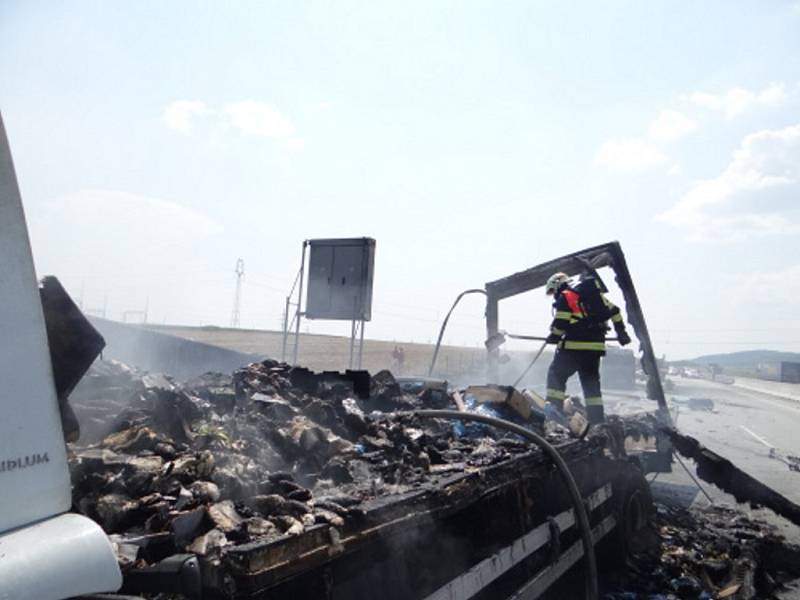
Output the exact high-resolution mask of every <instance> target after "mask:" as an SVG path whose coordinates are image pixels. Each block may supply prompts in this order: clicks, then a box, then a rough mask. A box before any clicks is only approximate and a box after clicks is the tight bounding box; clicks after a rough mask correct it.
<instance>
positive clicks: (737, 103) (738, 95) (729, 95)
mask: <svg viewBox="0 0 800 600" xmlns="http://www.w3.org/2000/svg"><path fill="white" fill-rule="evenodd" d="M683 99H684V100H686V101H688V102H690V103H691V104H694V105H695V106H698V107H700V108H705V109H707V110H711V111H714V112H718V113H720V114H722V115H724V116H725V118H726V119H733V118H735V117H738V116H739V115H742V114H744V113H745V112H748V111H750V110H752V109H754V108H756V107H759V106H763V107H774V106H780V105H781V104H783V103H784V102H785V100H786V87H785V85H784V84H783V83H772V84H770V85H768V86H767V87H765V88H764V89H763V90H760V91H757V90H756V91H754V90H748V89H745V88H741V87H735V88H732V89H730V90H728V91H726V92H722V93H719V94H711V93H708V92H702V91H698V92H692V93H690V94H686V95H684V96H683Z"/></svg>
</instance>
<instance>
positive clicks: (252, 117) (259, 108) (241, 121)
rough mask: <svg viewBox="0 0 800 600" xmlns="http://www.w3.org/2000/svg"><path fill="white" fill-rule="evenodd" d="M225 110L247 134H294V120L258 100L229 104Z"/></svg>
mask: <svg viewBox="0 0 800 600" xmlns="http://www.w3.org/2000/svg"><path fill="white" fill-rule="evenodd" d="M223 112H224V113H225V114H226V115H227V116H228V118H229V119H230V121H231V124H232V125H233V126H234V127H235V128H236V129H238V130H239V131H240V132H241V133H243V134H245V135H256V136H266V137H270V138H288V137H291V136H293V135H294V133H295V128H294V125H292V122H291V121H290V120H289V119H288V118H287V117H286V116H284V115H282V114H281V113H280V112H279V111H278V110H276V109H275V108H273V107H272V106H270V105H269V104H266V103H264V102H259V101H257V100H243V101H241V102H234V103H232V104H228V105H227V106H226V107H225V108H224V109H223Z"/></svg>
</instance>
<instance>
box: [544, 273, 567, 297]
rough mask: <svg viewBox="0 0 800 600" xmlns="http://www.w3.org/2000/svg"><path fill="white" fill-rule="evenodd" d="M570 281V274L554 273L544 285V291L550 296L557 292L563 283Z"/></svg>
mask: <svg viewBox="0 0 800 600" xmlns="http://www.w3.org/2000/svg"><path fill="white" fill-rule="evenodd" d="M568 283H569V276H568V275H567V274H566V273H553V274H552V275H550V278H549V279H548V280H547V283H546V284H545V285H544V293H545V294H547V295H548V296H552V295H553V294H555V293H556V292H557V291H558V290H559V289H560V288H561V286H563V285H566V284H568Z"/></svg>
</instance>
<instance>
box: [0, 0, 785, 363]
mask: <svg viewBox="0 0 800 600" xmlns="http://www.w3.org/2000/svg"><path fill="white" fill-rule="evenodd" d="M799 109H800V3H797V2H781V1H778V0H774V1H763V0H759V1H753V2H730V1H720V2H702V3H700V2H683V3H680V2H674V1H669V2H666V1H664V2H641V1H631V2H613V1H612V2H583V3H558V2H548V3H545V2H488V1H487V2H444V1H442V2H419V3H402V2H374V1H369V2H280V3H279V2H235V3H228V2H224V3H223V2H195V1H192V2H179V1H170V2H162V1H158V2H147V1H141V0H137V1H136V2H96V3H95V2H78V1H72V2H55V1H51V2H34V1H29V0H25V1H19V2H14V1H10V0H0V110H2V112H3V117H4V119H5V123H6V127H7V130H8V134H9V137H10V142H11V148H12V152H13V154H14V159H15V162H16V167H17V174H18V177H19V182H20V187H21V189H22V194H23V201H24V203H25V207H26V211H27V216H28V220H29V227H30V230H31V237H32V243H33V245H34V255H35V258H36V264H37V270H38V273H39V275H44V274H55V275H57V276H59V277H60V278H61V279H62V281H63V282H64V283H65V284H66V285H67V288H68V290H69V291H70V292H71V293H72V294H73V296H75V297H76V298H82V300H83V304H84V306H85V307H86V308H89V309H98V308H100V307H102V306H103V305H104V304H105V305H106V306H107V309H108V315H109V316H110V317H112V318H120V317H121V315H122V313H123V311H126V310H141V309H143V308H144V306H145V305H146V304H147V305H148V312H149V318H150V320H151V321H153V322H157V323H162V322H167V323H184V324H194V325H197V324H218V325H227V324H228V323H229V322H230V319H231V310H232V305H233V295H234V285H235V274H234V267H235V264H236V260H237V258H242V259H244V262H245V280H244V288H243V299H242V308H241V315H242V317H241V318H242V325H243V326H247V327H258V328H264V327H267V328H277V327H278V326H279V323H280V319H281V313H282V310H283V302H284V298H285V295H286V293H287V291H288V289H289V287H290V285H291V282H292V280H293V278H294V276H295V273H296V271H297V269H298V266H299V260H300V249H301V243H302V241H303V240H304V239H307V238H315V237H351V236H352V237H360V236H370V237H374V238H376V240H377V256H376V280H375V302H374V310H373V321H372V322H371V323H369V324H368V325H367V329H366V331H367V336H368V337H370V336H371V337H380V338H386V339H398V340H414V341H427V340H429V339H435V337H436V333H437V330H438V326H439V322H440V320H441V318H442V317H443V316H444V314H445V313H446V311H447V309H448V308H449V305H450V304H451V302H452V300H453V299H454V297H455V296H456V294H458V292H460V291H461V290H463V289H465V288H468V287H476V286H482V285H483V284H484V283H485V282H486V281H489V280H492V279H496V278H499V277H502V276H504V275H507V274H510V273H513V272H515V271H518V270H522V269H525V268H527V267H529V266H532V265H534V264H536V263H539V262H542V261H544V260H548V259H550V258H554V257H556V256H559V255H562V254H565V253H567V252H571V251H574V250H578V249H581V248H584V247H587V246H591V245H595V244H598V243H603V242H606V241H610V240H619V241H620V242H621V243H622V246H623V249H624V250H625V252H626V254H627V257H628V261H629V265H630V268H631V271H632V273H633V276H634V280H635V282H636V284H637V286H638V290H639V294H640V297H641V302H642V305H643V308H644V311H645V316H646V318H647V320H648V324H649V326H650V329H651V332H652V334H653V338H654V341H655V344H654V345H655V349H656V352H657V353H659V354H661V353H666V354H667V356H668V357H670V358H679V357H688V356H694V355H698V354H705V353H710V352H717V351H734V350H744V349H754V348H771V349H782V350H797V351H800V324H798V320H797V314H798V312H799V311H798V304H800V110H799ZM482 312H483V306H482V300H481V299H480V298H478V297H473V298H471V299H467V300H465V301H464V303H463V306H462V307H460V310H459V312H458V313H457V314H456V315H455V316H454V318H453V321H452V325H451V330H450V334H449V335H448V339H449V341H450V342H452V343H459V344H461V343H467V344H470V345H474V344H480V343H481V342H482V341H483V338H484V329H483V327H484V326H483V320H482ZM549 317H550V307H549V303H548V301H547V300H546V299H545V298H544V297H543V296H542V295H541V293H536V294H529V295H526V296H524V297H520V298H518V299H515V300H513V301H508V302H506V303H503V304H501V326H502V327H504V328H506V329H508V330H510V331H515V332H519V333H529V334H536V333H542V332H543V331H545V329H546V327H547V324H548V322H549ZM307 324H308V327H309V330H310V331H320V332H332V333H342V334H347V333H348V332H349V324H347V323H341V322H335V323H319V322H311V323H308V322H307Z"/></svg>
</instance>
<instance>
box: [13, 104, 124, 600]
mask: <svg viewBox="0 0 800 600" xmlns="http://www.w3.org/2000/svg"><path fill="white" fill-rule="evenodd" d="M0 414H2V416H0V600H32V599H36V600H50V599H53V600H57V599H62V598H69V597H72V596H78V595H82V594H91V593H99V592H110V591H116V590H118V589H119V587H120V586H121V585H122V576H121V574H120V570H119V566H118V564H117V560H116V556H115V554H114V551H113V548H112V546H111V543H110V541H109V540H108V537H107V536H106V535H105V533H104V532H103V530H102V529H101V528H100V527H99V526H98V525H97V524H96V523H94V522H93V521H91V520H90V519H88V518H86V517H83V516H81V515H77V514H70V513H68V512H67V511H68V510H69V509H70V504H71V489H70V478H69V469H68V465H67V455H66V448H65V444H64V433H63V430H62V425H61V418H60V415H59V408H58V400H57V398H56V390H55V384H54V379H53V368H52V364H51V359H50V352H49V348H48V341H47V332H46V329H45V321H44V316H43V311H42V304H41V301H40V297H39V289H38V284H37V280H36V274H35V271H34V265H33V257H32V254H31V247H30V241H29V238H28V231H27V227H26V224H25V215H24V212H23V209H22V200H21V196H20V192H19V187H18V185H17V180H16V175H15V173H14V165H13V162H12V159H11V151H10V148H9V144H8V140H7V138H6V133H5V128H4V126H3V121H2V117H0Z"/></svg>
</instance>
